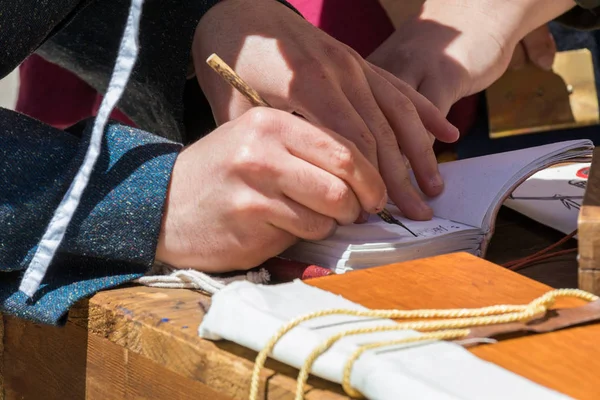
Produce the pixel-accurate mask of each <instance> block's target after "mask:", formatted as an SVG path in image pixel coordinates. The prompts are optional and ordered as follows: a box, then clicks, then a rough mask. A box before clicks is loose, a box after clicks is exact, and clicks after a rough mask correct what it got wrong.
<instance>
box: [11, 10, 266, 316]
mask: <svg viewBox="0 0 600 400" xmlns="http://www.w3.org/2000/svg"><path fill="white" fill-rule="evenodd" d="M274 1H275V0H274ZM217 2H218V0H177V1H170V0H145V2H144V5H143V8H142V19H141V24H140V34H139V44H140V52H139V55H138V58H137V62H136V64H135V68H134V71H133V73H132V75H131V78H130V80H129V82H128V85H127V89H126V92H125V94H124V97H123V98H122V99H121V101H120V103H119V107H120V108H121V109H122V110H124V111H125V112H126V113H127V114H128V115H129V116H130V117H131V118H132V120H133V121H134V122H135V123H136V124H137V125H138V126H140V127H141V129H139V130H138V129H132V128H129V127H125V126H121V125H119V124H116V123H112V124H109V125H108V126H107V128H106V130H105V135H104V140H103V143H102V152H101V155H100V158H99V160H98V162H97V164H96V166H95V168H94V170H93V174H92V178H91V182H90V183H89V184H88V186H87V188H86V190H85V192H84V194H83V198H82V201H81V203H80V205H79V207H78V208H77V211H76V213H75V214H74V217H73V219H72V220H71V223H70V225H69V227H68V230H67V233H66V236H65V239H64V240H63V242H62V243H61V246H60V248H59V251H58V253H57V255H56V257H55V258H54V259H53V262H52V264H51V266H50V270H48V272H47V273H46V275H45V279H44V280H43V282H42V286H41V287H40V289H39V290H38V291H37V292H36V294H35V296H34V297H33V298H31V299H30V298H28V297H27V296H26V295H24V294H23V293H21V292H19V291H18V287H19V283H20V281H21V279H22V276H23V271H24V270H25V269H26V268H27V266H28V265H29V262H30V261H31V259H32V256H33V254H34V253H35V251H36V246H37V244H38V241H39V240H40V238H41V236H42V235H43V233H44V231H45V229H46V227H47V226H48V223H49V221H50V219H51V217H52V215H53V213H54V210H55V209H56V208H57V206H58V204H59V202H60V201H61V199H62V197H63V196H64V195H65V193H66V191H67V189H68V188H69V185H70V183H71V182H72V180H73V177H74V176H75V173H76V172H77V170H78V169H79V167H80V164H81V162H82V159H83V156H84V154H85V152H86V150H87V147H88V141H89V136H90V133H91V125H92V122H93V121H92V120H90V121H84V122H82V123H81V124H79V125H77V126H74V127H72V128H71V129H69V130H68V131H60V130H58V129H53V128H51V127H49V126H47V125H45V124H42V123H40V122H39V121H35V120H33V119H31V118H27V117H25V116H23V115H21V114H18V113H15V112H12V111H8V110H4V109H0V271H2V272H0V312H3V313H8V314H15V315H17V316H20V317H23V318H27V319H30V320H33V321H36V322H41V323H50V324H57V323H60V322H63V321H64V316H65V314H66V312H67V310H68V309H69V308H70V306H71V305H72V304H73V303H74V302H76V301H78V300H79V299H81V298H83V297H86V296H89V295H91V294H93V293H95V292H97V291H98V290H101V289H106V288H110V287H114V286H116V285H119V284H122V283H125V282H128V281H131V280H133V279H135V278H137V277H140V276H141V275H143V274H144V273H145V272H146V271H147V270H148V269H149V267H150V266H151V264H152V263H153V260H154V255H155V247H156V243H157V238H158V234H159V229H160V225H161V217H162V211H163V206H164V201H165V195H166V190H167V186H168V182H169V179H170V174H171V170H172V166H173V164H174V161H175V159H176V157H177V154H178V152H179V150H180V148H181V145H182V144H186V143H189V142H190V141H192V140H193V139H194V138H195V137H194V135H189V134H188V132H189V129H188V130H186V127H185V124H184V119H185V116H184V110H185V109H186V108H188V109H189V108H195V104H194V103H198V102H202V101H203V100H202V98H201V97H199V96H198V94H199V89H198V88H197V86H196V87H194V86H193V85H190V82H193V81H192V80H190V81H187V80H186V74H187V71H188V66H189V63H190V60H191V58H190V50H191V44H192V38H193V35H194V31H195V29H196V26H197V24H198V22H199V20H200V18H201V17H202V16H203V15H204V13H206V11H207V10H209V9H210V7H212V6H213V5H214V4H216V3H217ZM129 6H130V1H129V0H52V1H33V0H3V1H2V3H1V4H0V78H2V77H4V76H6V75H7V74H8V73H9V72H10V71H12V70H13V69H14V68H15V67H17V66H18V65H19V63H20V62H22V61H23V60H24V59H25V58H26V57H27V56H28V55H30V54H31V53H32V52H34V51H37V52H38V53H40V54H42V55H43V56H45V57H47V58H48V59H50V60H51V61H54V62H57V63H58V64H60V65H63V66H65V67H67V68H68V69H70V70H71V71H73V72H75V73H76V74H77V75H79V76H80V77H81V78H83V79H84V80H86V81H87V82H88V83H90V84H91V85H92V86H94V87H95V88H96V89H98V90H99V91H100V92H104V91H105V89H106V86H107V83H108V80H109V78H110V75H111V73H112V70H113V67H114V62H115V58H116V54H117V52H118V48H119V44H120V40H121V37H122V35H123V29H124V26H125V21H126V19H127V15H128V10H129ZM194 81H195V80H194ZM189 87H192V89H193V90H191V91H190V90H188V89H189ZM186 88H188V89H186ZM207 115H208V113H207ZM148 132H152V133H148ZM196 136H197V135H196Z"/></svg>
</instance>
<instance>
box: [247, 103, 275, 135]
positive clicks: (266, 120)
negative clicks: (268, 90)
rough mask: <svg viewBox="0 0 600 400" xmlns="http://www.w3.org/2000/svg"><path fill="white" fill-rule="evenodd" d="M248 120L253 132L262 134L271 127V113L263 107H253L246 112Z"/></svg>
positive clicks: (272, 120)
mask: <svg viewBox="0 0 600 400" xmlns="http://www.w3.org/2000/svg"><path fill="white" fill-rule="evenodd" d="M248 119H249V124H250V126H251V127H252V129H253V131H254V132H255V133H257V134H263V133H266V132H267V131H269V130H270V128H272V126H273V122H274V116H273V111H271V110H269V109H267V108H263V107H254V108H252V109H250V110H249V111H248Z"/></svg>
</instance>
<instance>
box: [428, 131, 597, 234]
mask: <svg viewBox="0 0 600 400" xmlns="http://www.w3.org/2000/svg"><path fill="white" fill-rule="evenodd" d="M584 147H588V148H589V151H588V153H590V154H591V150H592V149H593V145H592V143H591V142H590V141H589V140H573V141H567V142H560V143H553V144H549V145H545V146H538V147H531V148H527V149H522V150H516V151H511V152H506V153H498V154H491V155H487V156H482V157H476V158H469V159H465V160H458V161H452V162H448V163H442V164H440V166H439V168H440V173H441V175H442V177H443V178H444V182H445V188H444V192H443V193H442V194H441V195H439V196H438V197H435V198H432V199H428V200H427V203H428V204H429V205H430V206H431V207H432V208H433V211H434V214H435V216H437V217H441V218H445V219H451V220H454V221H459V222H462V223H463V224H467V225H471V226H476V227H480V228H482V229H483V228H487V227H485V220H486V216H487V214H488V211H489V210H491V209H493V208H494V207H495V206H497V203H498V202H499V201H501V200H502V199H503V196H505V195H507V194H508V193H507V191H509V190H510V188H511V187H512V186H513V185H514V184H516V183H517V182H518V181H519V180H520V179H524V178H525V177H527V176H529V175H530V174H533V173H535V172H537V170H538V169H541V168H543V167H546V166H548V165H551V164H552V163H555V162H558V161H561V160H562V159H568V158H569V157H570V156H569V155H567V154H562V157H558V156H559V155H561V153H562V152H563V151H566V150H568V149H577V148H584ZM575 155H577V156H582V154H579V153H577V154H573V156H575ZM555 158H556V159H555Z"/></svg>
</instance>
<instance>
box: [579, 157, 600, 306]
mask: <svg viewBox="0 0 600 400" xmlns="http://www.w3.org/2000/svg"><path fill="white" fill-rule="evenodd" d="M577 223H578V239H579V242H578V243H579V287H580V288H581V289H584V290H587V291H589V292H592V293H594V294H597V295H598V294H600V149H595V150H594V156H593V158H592V165H591V168H590V173H589V176H588V182H587V187H586V190H585V196H584V198H583V205H582V206H581V211H580V212H579V220H578V222H577Z"/></svg>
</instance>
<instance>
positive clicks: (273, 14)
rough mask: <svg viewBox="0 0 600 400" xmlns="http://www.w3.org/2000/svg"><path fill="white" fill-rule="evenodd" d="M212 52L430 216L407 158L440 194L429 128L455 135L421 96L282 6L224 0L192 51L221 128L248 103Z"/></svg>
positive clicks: (399, 200)
mask: <svg viewBox="0 0 600 400" xmlns="http://www.w3.org/2000/svg"><path fill="white" fill-rule="evenodd" d="M212 53H216V54H218V55H219V56H220V57H221V58H222V59H223V60H224V61H225V62H227V63H228V64H229V65H230V66H231V67H232V68H233V69H234V70H235V71H236V72H237V73H238V74H239V75H240V76H241V77H242V78H243V79H244V80H245V81H246V82H248V84H249V85H250V86H252V87H253V88H254V89H256V90H257V91H258V92H259V93H260V94H261V95H262V96H263V97H264V98H265V99H266V100H267V101H268V102H269V103H270V104H271V105H272V106H273V107H275V108H278V109H281V110H285V111H288V112H296V113H298V114H300V115H302V116H303V117H305V118H306V119H308V120H309V121H311V122H313V123H316V124H319V125H321V126H324V127H327V128H329V129H331V130H333V131H335V132H337V133H339V134H340V135H343V136H344V137H346V138H347V139H349V140H351V141H352V142H354V143H355V144H356V146H357V147H358V148H359V150H360V151H361V152H362V153H363V154H364V155H365V156H366V157H367V158H368V160H369V161H370V162H371V163H372V164H373V165H374V166H376V167H377V168H378V170H379V171H380V172H381V175H382V176H383V178H384V181H385V183H386V186H387V190H388V192H389V196H390V198H391V200H392V201H393V202H394V203H395V204H396V205H397V206H398V208H399V209H400V210H401V211H402V212H403V213H404V214H405V215H406V216H407V217H409V218H412V219H419V220H423V219H430V218H431V217H432V214H433V213H432V211H431V209H430V208H429V207H428V206H427V205H426V204H425V203H424V201H423V200H422V199H421V196H420V195H419V193H418V192H417V190H416V188H414V187H413V186H412V183H411V179H410V174H409V171H408V170H407V167H406V164H405V159H404V157H403V155H404V156H406V158H407V159H408V160H409V162H410V164H411V166H412V168H413V169H414V173H415V176H416V179H417V182H418V184H419V187H420V188H421V190H422V191H423V193H425V194H426V195H428V196H435V195H437V194H439V193H441V191H442V189H443V181H442V178H441V176H440V174H439V172H438V168H437V160H436V158H435V155H434V153H433V149H432V140H431V139H430V136H429V134H428V131H429V132H431V133H432V134H433V135H435V137H437V138H438V139H439V140H442V141H446V142H451V141H454V140H456V139H457V138H458V132H457V130H456V129H455V128H454V127H453V126H452V125H450V124H449V123H448V122H447V121H446V120H445V118H444V117H443V116H442V115H441V114H440V112H439V110H437V109H436V108H435V107H434V106H433V105H432V104H431V103H430V102H429V101H427V100H426V99H425V98H424V97H423V96H421V95H419V94H418V93H417V92H416V91H415V90H413V89H412V88H410V87H409V86H408V85H406V84H405V83H404V82H401V81H400V80H398V79H397V78H395V77H393V76H392V75H391V74H389V73H386V72H385V71H382V70H380V69H379V68H377V67H373V66H371V65H369V63H367V62H366V61H365V60H364V59H362V58H361V57H360V56H359V55H358V54H357V53H356V52H355V51H353V50H352V49H350V48H349V47H348V46H346V45H344V44H342V43H340V42H338V41H337V40H335V39H334V38H332V37H330V36H329V35H327V34H325V33H324V32H323V31H321V30H319V29H317V28H315V27H314V26H312V25H311V24H309V23H308V22H307V21H305V20H304V19H302V18H301V17H300V16H298V15H297V14H296V13H294V12H293V11H292V10H291V9H289V8H288V7H286V6H285V5H283V4H280V3H278V2H277V1H274V0H253V1H247V0H226V1H223V2H221V3H219V4H217V5H216V6H214V7H213V8H212V9H211V10H210V11H209V12H208V13H207V14H206V15H205V16H204V17H203V18H202V20H201V21H200V24H199V25H198V28H197V30H196V35H195V39H194V43H193V49H192V54H193V59H194V65H195V70H196V75H197V78H198V81H199V83H200V86H201V87H202V90H203V91H204V93H205V94H206V96H207V98H208V101H209V102H210V104H211V106H212V109H213V113H214V116H215V118H216V120H217V123H219V124H220V123H223V122H225V121H229V120H231V119H233V118H236V117H237V116H239V115H241V114H242V113H243V112H245V111H246V110H248V109H249V108H250V107H251V105H250V104H249V102H248V101H247V100H246V99H245V98H244V97H243V96H242V95H241V94H239V93H237V92H236V91H234V90H233V89H232V88H230V87H229V86H228V85H227V83H225V82H224V81H223V80H222V79H221V78H220V77H219V76H218V75H217V74H216V73H215V72H214V71H212V70H211V69H210V67H208V66H207V65H206V62H205V61H206V58H207V57H208V56H209V55H210V54H212Z"/></svg>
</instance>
